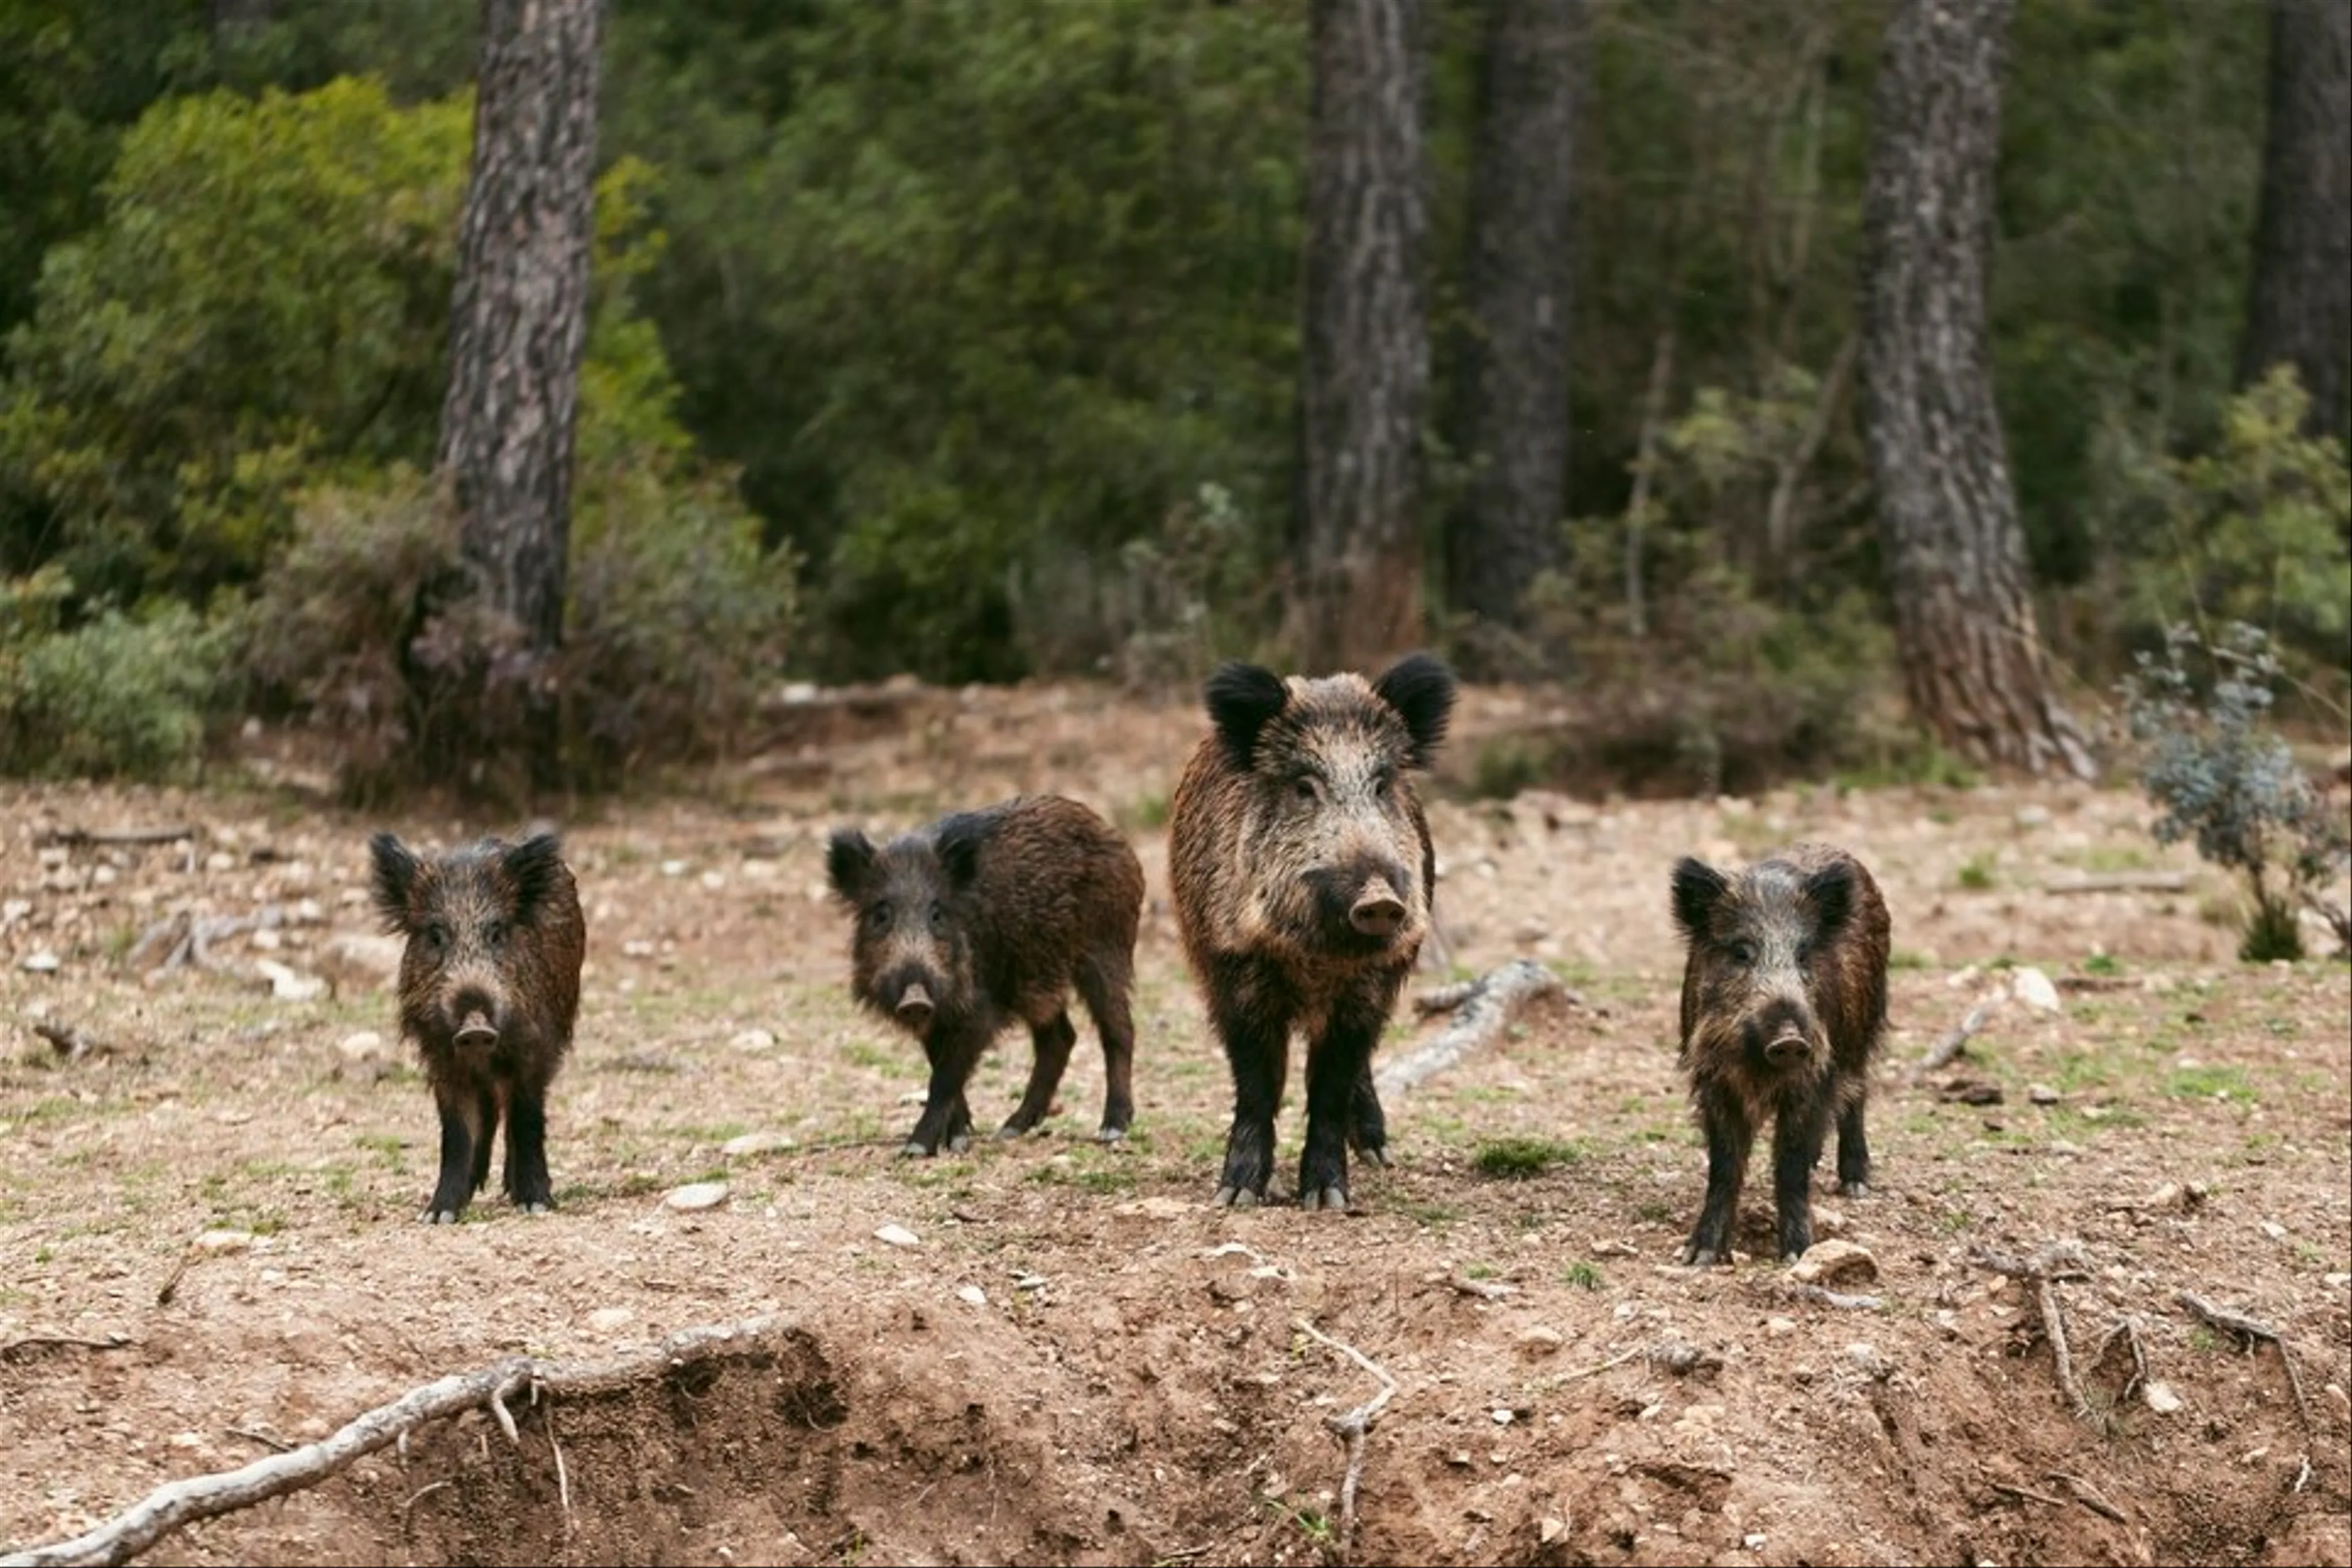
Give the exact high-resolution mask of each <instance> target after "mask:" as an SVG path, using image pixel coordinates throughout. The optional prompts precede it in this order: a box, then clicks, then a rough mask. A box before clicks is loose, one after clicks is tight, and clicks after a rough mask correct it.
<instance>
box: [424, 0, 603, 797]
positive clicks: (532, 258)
mask: <svg viewBox="0 0 2352 1568" xmlns="http://www.w3.org/2000/svg"><path fill="white" fill-rule="evenodd" d="M603 22H604V6H603V0H483V4H482V49H481V78H480V82H479V85H478V88H477V89H476V91H477V97H476V100H475V105H474V161H473V177H472V184H471V185H470V186H469V188H468V189H467V194H466V211H465V217H464V220H463V223H462V225H461V226H460V228H459V231H458V254H457V293H456V299H455V302H454V304H453V306H452V310H451V318H452V320H451V323H450V342H449V391H448V396H447V399H446V401H445V402H444V403H443V405H442V408H441V438H440V447H439V450H438V452H437V454H436V459H435V461H436V467H437V468H439V469H440V471H441V472H442V474H443V475H444V476H445V477H446V480H447V482H448V483H449V486H450V489H451V493H452V495H453V497H454V499H455V502H456V505H457V513H458V527H459V538H460V542H461V546H462V549H463V552H464V554H465V557H466V560H467V564H468V565H469V566H470V567H471V568H472V570H473V572H474V574H475V591H476V592H477V593H478V595H481V596H482V598H483V599H484V600H485V601H486V602H487V603H488V606H489V607H490V608H492V609H493V610H495V611H497V612H499V614H500V615H502V616H506V617H509V619H510V620H511V621H512V622H513V623H514V626H515V628H516V629H517V631H518V633H519V634H520V638H521V642H522V647H523V648H524V649H525V650H526V652H527V654H528V655H529V656H530V662H531V664H532V666H533V668H534V669H537V670H543V669H544V668H545V666H546V663H547V661H548V660H549V659H550V658H551V657H552V656H553V655H554V653H555V652H556V650H557V649H558V648H559V647H561V646H562V639H563V602H564V563H565V559H566V556H567V554H568V552H569V547H570V541H571V523H572V433H573V427H574V426H575V425H576V423H577V416H578V412H579V402H580V363H581V359H582V357H583V353H585V350H586V346H587V341H588V263H589V255H590V251H591V248H592V246H593V239H594V236H595V195H596V188H595V174H596V95H597V73H598V63H599V62H598V47H599V44H600V42H601V37H600V35H601V33H602V31H603ZM530 689H531V691H532V693H533V695H532V696H531V698H530V708H531V711H532V726H531V727H532V731H533V732H532V733H531V734H530V736H529V737H528V738H527V742H526V743H527V745H528V748H529V750H530V752H531V758H532V767H531V772H532V773H533V775H534V777H535V778H536V779H537V780H538V781H539V782H541V783H545V782H547V778H548V774H549V773H550V772H551V769H552V767H553V765H554V762H555V757H554V745H555V737H554V730H553V708H552V700H551V694H549V693H548V692H547V691H546V689H545V683H544V681H543V680H541V679H532V680H531V681H530Z"/></svg>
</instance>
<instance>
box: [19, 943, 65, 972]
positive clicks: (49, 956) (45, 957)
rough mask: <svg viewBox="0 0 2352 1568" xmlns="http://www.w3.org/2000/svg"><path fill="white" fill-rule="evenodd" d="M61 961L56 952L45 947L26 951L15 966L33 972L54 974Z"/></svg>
mask: <svg viewBox="0 0 2352 1568" xmlns="http://www.w3.org/2000/svg"><path fill="white" fill-rule="evenodd" d="M63 962H64V961H63V960H61V959H60V958H58V955H57V954H56V953H54V952H50V951H49V950H48V949H47V948H46V947H45V948H43V949H41V950H40V951H39V952H28V953H26V955H25V956H24V958H23V960H22V961H21V962H20V963H18V964H17V967H18V968H20V969H25V970H28V971H30V972H31V973H35V974H55V973H57V972H58V967H59V965H60V964H61V963H63Z"/></svg>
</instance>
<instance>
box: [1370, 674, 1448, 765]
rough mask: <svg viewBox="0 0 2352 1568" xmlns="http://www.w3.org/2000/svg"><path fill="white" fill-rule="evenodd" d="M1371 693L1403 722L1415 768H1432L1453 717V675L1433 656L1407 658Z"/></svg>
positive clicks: (1381, 680)
mask: <svg viewBox="0 0 2352 1568" xmlns="http://www.w3.org/2000/svg"><path fill="white" fill-rule="evenodd" d="M1372 692H1373V694H1374V695H1375V696H1377V697H1379V698H1380V700H1381V701H1383V702H1385V703H1387V704H1388V705H1389V706H1390V707H1391V708H1393V709H1395V710H1397V712H1398V714H1399V715H1400V716H1401V717H1402V719H1403V720H1404V727H1405V731H1406V733H1408V734H1410V735H1411V736H1412V757H1411V761H1412V765H1413V766H1414V767H1417V768H1425V767H1427V766H1429V764H1430V762H1431V760H1432V759H1433V758H1434V757H1435V756H1436V755H1437V748H1438V746H1439V745H1440V743H1442V742H1444V739H1445V721H1447V720H1448V719H1450V718H1452V717H1453V715H1454V672H1453V671H1452V670H1450V669H1448V668H1445V665H1444V662H1443V661H1442V660H1440V659H1439V658H1437V657H1436V656H1435V655H1434V654H1427V653H1415V654H1408V655H1406V656H1405V657H1404V658H1401V659H1399V660H1397V662H1396V663H1394V664H1392V665H1391V666H1390V667H1389V669H1388V672H1387V673H1386V674H1385V675H1382V676H1381V678H1380V679H1378V680H1376V681H1374V682H1373V683H1372Z"/></svg>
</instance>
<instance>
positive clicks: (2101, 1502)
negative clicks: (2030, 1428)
mask: <svg viewBox="0 0 2352 1568" xmlns="http://www.w3.org/2000/svg"><path fill="white" fill-rule="evenodd" d="M2126 1321H2129V1320H2126ZM2050 1479H2052V1480H2053V1481H2056V1482H2058V1483H2059V1484H2060V1485H2061V1486H2063V1487H2064V1488H2065V1489H2067V1490H2068V1491H2070V1492H2073V1493H2074V1500H2075V1501H2076V1502H2079V1503H2081V1504H2082V1505H2083V1506H2084V1508H2087V1509H2089V1510H2091V1511H2092V1512H2093V1513H2095V1514H2097V1515H2098V1516H2099V1517H2100V1518H2101V1519H2112V1520H2114V1521H2116V1523H2117V1524H2129V1523H2130V1522H2131V1521H2130V1520H2128V1519H2126V1518H2125V1517H2124V1510H2121V1509H2119V1508H2117V1507H2116V1505H2115V1504H2113V1503H2111V1502H2109V1501H2108V1500H2106V1499H2105V1498H2104V1497H2101V1496H2100V1495H2099V1489H2098V1488H2096V1487H2095V1486H2093V1485H2092V1484H2091V1483H2090V1482H2088V1481H2086V1480H2084V1479H2083V1478H2082V1477H2080V1476H2077V1475H2070V1474H2069V1473H2067V1472H2066V1471H2064V1470H2053V1471H2051V1472H2050Z"/></svg>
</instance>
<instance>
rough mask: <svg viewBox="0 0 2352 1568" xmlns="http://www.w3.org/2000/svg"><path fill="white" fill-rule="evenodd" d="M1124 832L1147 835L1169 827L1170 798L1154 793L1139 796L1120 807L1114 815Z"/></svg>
mask: <svg viewBox="0 0 2352 1568" xmlns="http://www.w3.org/2000/svg"><path fill="white" fill-rule="evenodd" d="M1111 815H1112V816H1113V818H1114V820H1116V821H1117V822H1118V826H1120V828H1122V829H1123V830H1125V831H1126V832H1129V833H1145V832H1150V831H1151V830H1153V829H1155V828H1161V827H1165V826H1168V797H1167V796H1166V795H1161V794H1159V793H1157V792H1153V793H1150V794H1147V795H1138V796H1137V797H1136V798H1135V799H1133V800H1130V801H1129V802H1127V803H1126V804H1125V805H1120V806H1119V807H1118V808H1117V809H1116V810H1115V811H1114V812H1113V813H1112V814H1111Z"/></svg>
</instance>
